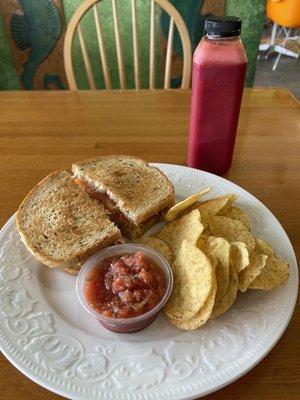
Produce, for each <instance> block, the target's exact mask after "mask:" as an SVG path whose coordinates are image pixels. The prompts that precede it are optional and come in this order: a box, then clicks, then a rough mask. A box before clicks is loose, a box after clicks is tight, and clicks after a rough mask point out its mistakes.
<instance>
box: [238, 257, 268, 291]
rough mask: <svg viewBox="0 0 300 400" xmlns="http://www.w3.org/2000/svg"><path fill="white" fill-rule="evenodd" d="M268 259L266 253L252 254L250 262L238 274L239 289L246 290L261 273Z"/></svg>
mask: <svg viewBox="0 0 300 400" xmlns="http://www.w3.org/2000/svg"><path fill="white" fill-rule="evenodd" d="M267 259H268V256H267V255H266V254H256V253H253V254H252V256H251V257H250V264H249V265H248V267H247V268H245V269H244V270H243V271H242V272H240V273H239V275H238V280H239V290H240V291H241V292H245V291H246V290H247V289H248V287H249V286H250V284H251V283H252V282H253V281H254V279H255V278H256V277H257V276H259V275H260V274H261V272H262V269H263V268H264V267H265V265H266V261H267Z"/></svg>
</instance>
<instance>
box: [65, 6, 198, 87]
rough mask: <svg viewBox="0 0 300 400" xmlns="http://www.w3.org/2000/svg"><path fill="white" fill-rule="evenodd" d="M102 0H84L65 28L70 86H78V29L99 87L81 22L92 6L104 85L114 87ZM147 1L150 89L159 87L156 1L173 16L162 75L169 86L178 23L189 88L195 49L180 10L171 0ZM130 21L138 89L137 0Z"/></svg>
mask: <svg viewBox="0 0 300 400" xmlns="http://www.w3.org/2000/svg"><path fill="white" fill-rule="evenodd" d="M100 1H101V0H83V1H82V3H81V4H80V6H79V7H78V9H77V10H76V12H75V13H74V15H73V17H72V18H71V20H70V22H69V25H68V28H67V31H66V35H65V42H64V61H65V70H66V75H67V79H68V83H69V86H70V89H72V90H77V83H76V78H75V74H74V68H73V61H72V46H73V41H74V35H75V33H76V30H77V31H78V36H79V42H80V47H81V52H82V56H83V61H84V66H85V70H86V74H87V78H88V82H89V85H90V88H91V89H96V85H95V79H94V75H93V70H92V68H91V62H90V58H89V54H88V51H87V47H86V44H85V41H84V38H83V34H82V31H81V28H80V26H79V23H80V21H81V19H82V18H83V17H84V15H85V14H86V13H87V12H88V11H89V10H90V9H91V8H93V11H94V19H95V26H96V34H97V41H98V48H99V56H100V60H101V66H102V71H103V77H104V83H105V87H106V89H112V83H111V75H110V70H109V64H108V61H107V56H106V51H105V45H104V37H103V31H102V27H101V23H100V18H99V12H98V8H97V5H96V4H97V3H99V2H100ZM106 1H108V0H106ZM140 1H141V2H142V4H144V2H145V0H140ZM148 1H150V38H149V88H150V89H155V88H156V56H155V54H156V38H155V36H156V32H155V25H156V16H155V11H156V5H157V6H159V7H161V8H162V9H163V10H164V12H166V13H167V14H168V15H169V16H170V24H169V32H168V43H167V51H166V64H165V70H164V79H163V83H164V88H165V89H169V88H170V86H171V78H172V58H173V41H174V30H175V27H176V28H177V30H178V33H179V35H180V38H181V43H182V50H183V68H182V81H181V88H182V89H188V88H189V87H190V80H191V66H192V53H191V43H190V38H189V34H188V31H187V28H186V26H185V23H184V21H183V19H182V17H181V15H180V14H179V12H178V11H177V10H176V8H175V7H174V6H173V5H172V4H171V3H170V1H169V0H148ZM111 4H112V14H113V27H114V34H115V47H116V55H117V65H118V73H119V81H120V89H121V90H124V89H126V76H125V66H124V58H123V53H122V43H121V35H120V24H119V15H118V7H117V0H111ZM131 21H132V44H133V64H134V83H135V89H136V90H139V89H140V88H141V62H140V46H139V35H138V18H137V0H131Z"/></svg>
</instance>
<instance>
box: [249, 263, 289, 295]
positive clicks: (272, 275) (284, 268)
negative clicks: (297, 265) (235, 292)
mask: <svg viewBox="0 0 300 400" xmlns="http://www.w3.org/2000/svg"><path fill="white" fill-rule="evenodd" d="M289 274H290V267H289V264H288V263H287V262H286V261H283V260H280V259H279V258H276V257H275V256H274V255H270V256H269V257H268V259H267V262H266V265H265V267H264V268H263V270H262V271H261V274H260V275H259V276H258V277H257V278H255V279H254V281H253V282H251V283H250V285H249V288H250V289H262V290H272V289H277V288H278V287H279V286H281V285H282V284H283V283H284V282H286V281H287V279H288V277H289Z"/></svg>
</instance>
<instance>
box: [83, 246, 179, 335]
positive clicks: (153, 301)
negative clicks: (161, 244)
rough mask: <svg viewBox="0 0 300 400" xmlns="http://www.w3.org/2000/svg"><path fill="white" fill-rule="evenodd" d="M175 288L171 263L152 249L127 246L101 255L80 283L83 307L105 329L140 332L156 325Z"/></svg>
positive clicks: (90, 263) (85, 269) (87, 264)
mask: <svg viewBox="0 0 300 400" xmlns="http://www.w3.org/2000/svg"><path fill="white" fill-rule="evenodd" d="M172 287H173V275H172V270H171V267H170V265H169V263H168V262H167V261H166V260H165V259H164V257H163V256H162V255H161V254H160V253H158V252H157V251H155V250H153V249H151V248H150V247H147V246H144V245H140V244H133V243H126V244H118V245H115V246H112V247H108V248H106V249H104V250H101V251H99V252H98V253H96V254H94V255H93V256H92V257H90V258H89V259H88V260H87V261H86V262H85V263H84V265H83V266H82V268H81V270H80V272H79V274H78V276H77V281H76V290H77V294H78V298H79V300H80V302H81V304H82V305H83V307H84V308H85V309H86V310H87V311H88V312H89V313H90V314H91V315H93V316H94V317H95V318H96V319H97V320H98V321H99V322H100V324H101V325H103V326H104V327H105V328H107V329H109V330H111V331H114V332H119V333H130V332H136V331H139V330H141V329H143V328H145V327H146V326H148V325H149V324H151V322H153V321H154V319H155V318H156V316H157V315H158V313H159V311H160V310H161V309H162V307H163V306H164V305H165V304H166V302H167V301H168V299H169V297H170V295H171V291H172Z"/></svg>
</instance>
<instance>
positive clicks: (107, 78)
mask: <svg viewBox="0 0 300 400" xmlns="http://www.w3.org/2000/svg"><path fill="white" fill-rule="evenodd" d="M93 10H94V17H95V26H96V34H97V40H98V47H99V56H100V60H101V65H102V71H103V76H104V82H105V88H106V89H111V88H112V86H111V77H110V72H109V68H108V62H107V57H106V51H105V46H104V40H103V33H102V28H101V24H100V20H99V14H98V9H97V5H96V4H94V5H93Z"/></svg>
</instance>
